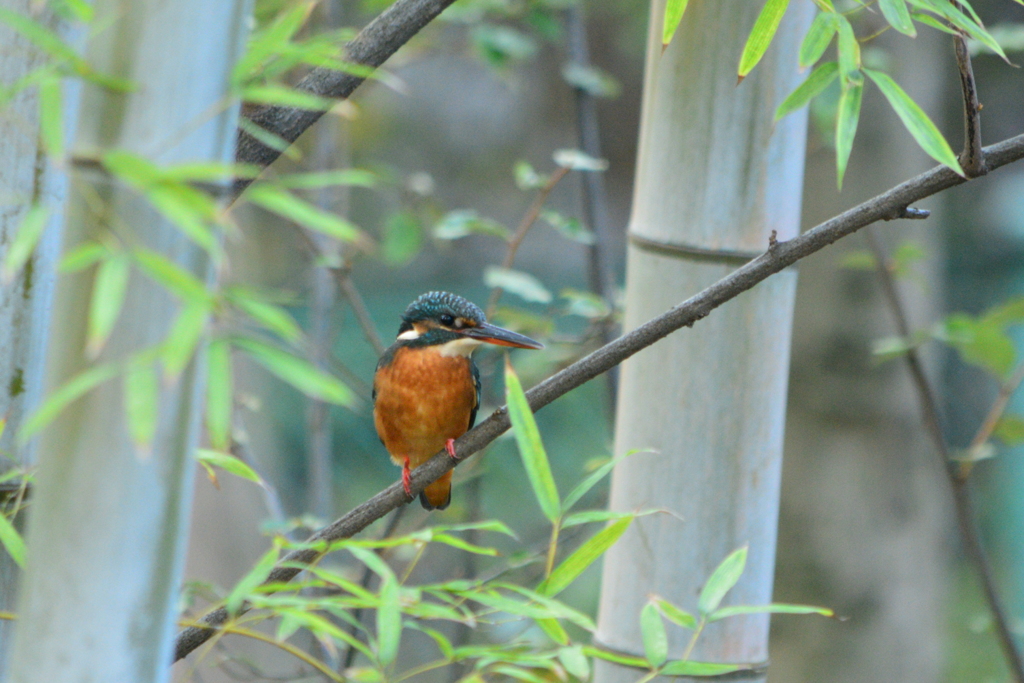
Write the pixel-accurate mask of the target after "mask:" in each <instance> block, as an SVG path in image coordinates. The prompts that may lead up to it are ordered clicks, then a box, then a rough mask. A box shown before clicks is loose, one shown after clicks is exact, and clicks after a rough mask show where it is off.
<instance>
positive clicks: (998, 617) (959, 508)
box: [864, 228, 1024, 683]
mask: <svg viewBox="0 0 1024 683" xmlns="http://www.w3.org/2000/svg"><path fill="white" fill-rule="evenodd" d="M864 232H865V236H866V237H867V240H868V245H869V247H870V249H871V251H872V252H873V253H874V255H875V259H876V260H877V262H878V277H879V281H880V282H881V284H882V291H883V292H884V293H885V298H886V300H887V301H888V302H889V309H890V311H891V312H892V315H893V318H894V319H895V321H896V329H897V333H898V334H899V335H900V336H901V337H904V338H905V337H908V336H909V335H910V325H909V324H908V322H907V315H906V311H905V310H904V307H903V302H902V301H901V300H900V297H899V292H898V291H897V290H896V282H895V280H894V279H893V276H892V271H891V270H890V268H889V263H888V256H887V255H886V253H885V249H884V248H883V247H882V244H881V242H880V241H879V240H878V238H877V237H876V236H875V234H874V232H872V230H871V229H870V228H869V229H868V230H865V231H864ZM904 358H905V360H906V363H907V368H908V369H909V370H910V376H911V378H912V379H913V382H914V386H915V388H916V389H917V395H918V399H919V400H920V403H921V417H922V420H923V422H924V426H925V430H926V431H927V432H928V435H929V436H930V437H931V440H932V443H933V444H934V446H935V450H936V452H937V453H938V455H939V458H940V459H941V461H942V469H943V471H944V472H945V473H946V478H947V479H948V480H949V485H950V488H951V489H952V492H953V508H954V510H955V512H956V519H957V525H958V526H959V528H960V537H961V538H962V539H963V543H964V548H965V549H966V551H967V555H968V556H969V557H970V559H971V562H972V563H973V564H974V566H975V568H976V569H977V570H978V577H979V578H980V579H981V585H982V589H983V591H984V593H985V599H986V601H987V602H988V607H989V610H990V611H991V612H992V620H993V622H994V624H995V627H996V634H997V635H998V637H999V643H1000V645H1001V646H1002V649H1003V656H1004V657H1006V664H1007V667H1008V668H1009V669H1010V672H1011V674H1012V675H1013V679H1014V680H1015V681H1017V683H1024V662H1022V661H1021V656H1020V653H1019V652H1018V651H1017V646H1016V644H1015V643H1014V639H1013V633H1012V632H1011V631H1010V626H1009V622H1008V621H1007V618H1006V614H1005V612H1004V611H1003V606H1002V601H1001V599H1000V597H999V592H998V590H997V589H996V585H995V579H994V578H993V576H992V568H991V566H990V565H989V562H988V557H987V556H986V554H985V549H984V547H983V546H982V543H981V536H980V534H979V532H978V528H977V525H976V524H975V521H974V505H973V503H972V501H971V494H970V489H969V488H968V485H967V479H966V478H964V477H961V476H958V474H957V470H956V469H954V466H953V462H952V460H951V459H950V451H949V446H948V444H947V443H946V438H945V436H944V435H943V432H942V424H941V418H940V417H939V408H938V405H937V402H936V400H935V393H934V391H933V390H932V386H931V383H930V382H929V381H928V376H927V375H926V374H925V372H924V365H923V363H922V362H921V358H920V355H919V354H918V352H917V349H910V350H909V351H907V353H906V354H905V355H904Z"/></svg>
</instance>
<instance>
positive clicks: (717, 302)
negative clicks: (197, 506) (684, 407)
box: [174, 135, 1024, 660]
mask: <svg viewBox="0 0 1024 683" xmlns="http://www.w3.org/2000/svg"><path fill="white" fill-rule="evenodd" d="M985 153H986V159H987V161H988V163H989V168H990V170H994V169H997V168H999V167H1001V166H1005V165H1006V164H1010V163H1013V162H1015V161H1018V160H1020V159H1021V158H1024V135H1018V136H1016V137H1013V138H1010V139H1008V140H1004V141H1002V142H999V143H997V144H995V145H992V146H990V147H988V148H986V149H985ZM965 182H968V181H967V179H966V178H963V177H961V176H959V175H957V174H956V173H954V172H953V171H951V170H949V169H948V168H946V167H945V166H936V167H935V168H932V169H930V170H928V171H925V172H924V173H922V174H920V175H918V176H916V177H914V178H911V179H910V180H907V181H905V182H903V183H901V184H899V185H897V186H896V187H894V188H892V189H890V190H888V191H887V192H884V193H883V194H881V195H878V196H877V197H874V198H872V199H870V200H868V201H866V202H864V203H862V204H859V205H857V206H855V207H853V208H851V209H848V210H847V211H844V212H843V213H841V214H839V215H838V216H835V217H834V218H831V219H829V220H827V221H825V222H824V223H821V224H820V225H818V226H816V227H814V228H812V229H811V230H808V231H807V232H805V233H803V234H802V235H800V236H798V237H794V238H793V239H791V240H787V241H785V242H779V243H778V244H776V245H775V247H774V248H772V249H771V250H770V251H768V252H765V253H764V254H762V255H761V256H759V257H757V258H756V259H754V260H752V261H749V262H748V263H746V264H745V265H743V266H741V267H739V268H737V269H736V270H734V271H733V272H732V273H730V274H729V275H727V276H725V277H724V278H722V279H721V280H719V281H718V282H716V283H715V284H713V285H711V286H710V287H707V288H706V289H704V290H703V291H701V292H699V293H697V294H695V295H694V296H692V297H690V298H689V299H687V300H686V301H684V302H682V303H680V304H679V305H677V306H675V307H674V308H672V309H670V310H669V311H667V312H665V313H663V314H661V315H660V316H658V317H656V318H654V319H652V320H649V321H647V322H646V323H644V324H643V325H640V326H639V327H637V328H635V329H633V330H631V331H630V332H628V333H626V334H624V335H623V336H621V337H619V338H618V339H616V340H615V341H613V342H611V343H610V344H605V345H604V346H602V347H601V348H599V349H597V350H596V351H594V352H593V353H591V354H589V355H587V356H586V357H584V358H582V359H580V360H578V361H576V362H575V363H573V364H572V365H570V366H568V367H566V368H564V369H563V370H561V371H559V372H557V373H555V374H554V375H552V376H551V377H548V378H547V379H546V380H544V381H543V382H541V383H540V384H538V385H537V386H535V387H533V388H532V389H530V390H529V391H528V392H526V398H527V401H528V402H529V404H530V408H531V410H534V411H537V410H539V409H541V408H543V407H544V406H546V405H547V404H549V403H551V402H552V401H554V400H555V399H557V398H559V397H560V396H563V395H564V394H566V393H568V392H569V391H571V390H573V389H575V388H577V387H579V386H581V385H583V384H584V383H586V382H588V381H590V380H591V379H593V378H594V377H597V376H598V375H600V374H602V373H604V372H607V371H608V370H609V369H610V368H613V367H615V366H616V365H618V364H619V363H621V362H622V361H624V360H626V359H627V358H629V357H630V356H632V355H633V354H635V353H637V352H638V351H641V350H642V349H645V348H647V347H648V346H651V345H652V344H654V343H655V342H657V341H659V340H660V339H663V338H665V337H666V336H668V335H669V334H671V333H672V332H675V331H676V330H679V329H681V328H683V327H690V326H692V325H693V324H694V323H696V322H697V321H699V320H701V319H702V318H705V317H707V316H708V315H709V314H710V313H711V311H713V310H714V309H716V308H718V307H719V306H721V305H722V304H724V303H726V302H727V301H730V300H732V299H734V298H736V297H737V296H739V295H740V294H742V293H743V292H746V291H748V290H750V289H752V288H753V287H754V286H756V285H757V284H758V283H760V282H763V281H764V280H765V279H767V278H768V277H770V276H772V275H774V274H775V273H778V272H780V271H782V270H784V269H786V268H788V267H790V266H792V265H793V264H795V263H797V262H798V261H800V259H802V258H805V257H806V256H809V255H811V254H813V253H815V252H818V251H820V250H822V249H824V248H825V247H827V246H828V245H830V244H832V243H833V242H835V241H836V240H838V239H841V238H843V237H846V236H847V235H851V234H853V233H855V232H857V231H858V230H860V229H861V228H864V227H866V226H868V225H871V224H872V223H874V222H875V221H880V220H885V219H887V218H891V217H892V216H894V215H896V214H898V213H899V212H900V211H902V210H904V209H905V208H906V207H907V206H909V205H910V204H913V203H915V202H918V201H920V200H921V199H924V198H925V197H929V196H931V195H933V194H936V193H938V192H942V191H943V190H946V189H949V188H951V187H954V186H956V185H960V184H962V183H965ZM509 427H510V422H509V418H508V409H507V408H506V407H502V408H499V409H498V410H496V411H494V413H492V414H491V415H490V416H489V417H488V418H487V419H486V420H484V421H483V422H481V423H480V424H478V425H477V426H476V427H475V428H474V429H471V430H470V431H468V432H467V433H466V434H464V435H463V436H461V437H459V439H458V440H457V441H456V443H455V448H456V450H457V452H458V453H460V454H461V455H462V456H463V457H462V458H460V460H464V459H465V458H467V457H469V456H470V455H472V454H473V453H476V452H477V451H479V450H480V449H482V448H483V447H484V446H486V445H487V444H489V443H491V442H492V441H494V439H496V438H497V437H498V436H500V435H501V434H503V433H504V432H505V431H506V430H507V429H508V428H509ZM454 466H455V461H454V460H452V458H450V457H449V456H448V454H447V452H445V451H443V450H442V451H441V452H439V453H437V454H436V455H434V456H433V457H432V458H431V459H430V460H428V461H427V462H426V463H424V464H423V465H421V466H419V467H417V468H416V469H415V470H413V471H412V480H411V483H410V488H411V491H412V493H413V495H415V494H417V493H419V492H420V491H422V490H423V489H424V487H426V486H427V485H428V484H430V483H432V482H434V481H436V480H437V479H438V478H439V477H441V476H442V475H443V474H444V473H445V472H447V471H448V470H450V469H452V468H453V467H454ZM408 500H409V498H408V497H407V496H406V493H405V490H404V489H403V486H402V484H401V482H396V483H394V484H392V485H391V486H388V487H387V488H386V489H384V490H383V491H381V492H380V493H378V494H377V495H375V496H373V497H372V498H371V499H369V500H368V501H366V502H365V503H363V504H361V505H359V506H357V507H355V508H353V509H352V510H350V511H349V512H348V513H347V514H345V515H344V516H342V517H341V518H339V519H338V520H336V521H334V522H333V523H331V524H330V525H328V526H327V527H325V528H323V529H321V530H320V531H318V532H317V533H315V534H313V536H312V537H311V538H310V539H309V541H310V544H311V546H310V547H308V548H303V549H301V550H296V551H294V552H292V553H289V554H288V556H287V557H286V558H285V559H284V560H283V561H282V564H281V565H279V566H277V567H276V568H275V569H274V570H273V571H271V573H270V576H269V578H268V581H269V582H287V581H291V580H292V579H293V578H294V577H295V576H296V575H297V574H298V573H299V571H301V570H300V569H299V567H301V566H302V565H305V564H309V563H310V562H313V561H315V560H317V559H318V558H320V557H321V556H322V554H323V550H322V548H324V547H326V546H327V544H329V543H331V542H333V541H337V540H340V539H343V538H350V537H352V536H353V535H355V534H357V533H359V532H360V531H362V530H363V529H365V528H366V527H367V526H369V525H370V524H372V523H373V522H374V521H376V520H378V519H380V518H381V517H383V516H384V515H386V514H387V513H388V512H390V511H392V510H394V509H395V508H397V507H400V506H402V505H405V504H406V503H407V502H408ZM227 618H228V614H227V611H226V610H224V609H223V608H220V609H216V610H214V611H212V612H210V613H209V614H207V615H206V616H205V617H203V618H202V619H201V620H200V625H197V626H194V627H192V628H188V629H186V630H184V631H183V632H182V633H180V634H179V635H178V640H177V643H176V645H175V650H174V653H175V654H174V657H175V660H178V659H181V658H182V657H185V656H187V655H188V654H189V653H190V652H192V651H193V650H194V649H196V648H197V647H199V646H200V645H202V644H203V643H204V642H205V641H206V640H208V639H209V638H210V637H211V636H213V635H214V634H215V633H216V632H217V627H218V626H219V625H220V624H223V623H224V622H225V621H226V620H227Z"/></svg>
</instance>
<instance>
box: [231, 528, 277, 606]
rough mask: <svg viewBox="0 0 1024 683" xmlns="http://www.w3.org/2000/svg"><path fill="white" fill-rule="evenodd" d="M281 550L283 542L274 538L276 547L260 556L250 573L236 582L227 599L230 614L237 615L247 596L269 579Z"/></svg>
mask: <svg viewBox="0 0 1024 683" xmlns="http://www.w3.org/2000/svg"><path fill="white" fill-rule="evenodd" d="M280 552H281V544H280V541H278V540H277V539H275V540H274V547H273V548H271V549H270V550H268V551H267V552H266V554H264V555H263V557H261V558H260V560H259V562H257V563H256V566H254V567H253V568H252V569H251V570H249V573H248V574H246V575H245V576H243V577H242V579H241V580H240V581H239V582H238V583H237V584H235V587H234V588H233V589H232V590H231V593H230V594H229V595H228V599H227V604H226V607H227V610H228V614H231V615H236V614H238V612H239V610H240V609H241V608H242V605H243V604H244V603H245V600H246V598H248V597H249V595H250V594H251V593H252V592H253V591H255V590H256V589H257V588H259V586H260V584H261V583H263V582H264V581H266V580H267V577H269V576H270V572H271V571H272V570H273V569H274V565H275V564H277V557H278V555H279V554H280Z"/></svg>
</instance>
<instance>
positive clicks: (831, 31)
mask: <svg viewBox="0 0 1024 683" xmlns="http://www.w3.org/2000/svg"><path fill="white" fill-rule="evenodd" d="M838 16H839V15H837V14H836V13H835V12H819V13H818V16H816V17H814V21H813V22H811V28H810V29H808V30H807V35H806V36H804V40H803V42H802V43H801V44H800V67H801V68H803V69H806V68H807V67H809V66H810V65H812V64H814V63H815V62H817V61H818V60H819V59H821V56H822V55H823V54H825V50H826V49H828V46H829V44H830V43H831V42H832V37H833V36H834V35H835V34H836V31H838V30H839V19H838Z"/></svg>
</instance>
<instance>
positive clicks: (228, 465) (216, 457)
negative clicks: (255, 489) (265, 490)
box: [196, 448, 265, 486]
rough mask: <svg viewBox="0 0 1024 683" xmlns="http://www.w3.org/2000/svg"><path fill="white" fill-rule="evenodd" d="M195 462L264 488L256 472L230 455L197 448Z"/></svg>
mask: <svg viewBox="0 0 1024 683" xmlns="http://www.w3.org/2000/svg"><path fill="white" fill-rule="evenodd" d="M196 460H198V461H199V462H200V463H201V464H203V465H207V466H209V467H217V468H220V469H222V470H224V471H225V472H227V473H228V474H233V475H235V476H236V477H240V478H242V479H246V480H248V481H251V482H253V483H254V484H259V485H260V486H265V484H264V482H263V479H262V478H261V477H260V475H259V474H258V473H257V472H256V470H254V469H253V468H251V467H249V466H248V465H247V464H246V463H245V462H243V461H242V460H239V459H238V458H236V457H235V456H233V455H231V454H230V453H224V452H222V451H215V450H212V449H209V448H197V449H196Z"/></svg>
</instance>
